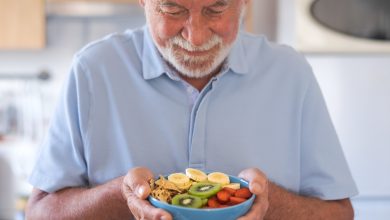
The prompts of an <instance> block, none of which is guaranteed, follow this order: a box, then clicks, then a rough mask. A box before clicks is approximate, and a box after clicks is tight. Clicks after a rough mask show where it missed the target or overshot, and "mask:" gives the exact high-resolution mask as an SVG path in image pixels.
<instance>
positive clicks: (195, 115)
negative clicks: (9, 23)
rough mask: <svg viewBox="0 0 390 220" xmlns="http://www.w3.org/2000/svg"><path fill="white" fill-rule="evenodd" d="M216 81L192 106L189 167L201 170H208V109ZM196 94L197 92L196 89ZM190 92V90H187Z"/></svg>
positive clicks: (197, 97) (211, 83)
mask: <svg viewBox="0 0 390 220" xmlns="http://www.w3.org/2000/svg"><path fill="white" fill-rule="evenodd" d="M214 81H215V80H214V79H213V80H211V82H210V83H209V84H208V85H207V86H206V87H205V88H204V89H203V90H202V92H201V93H198V94H197V95H196V97H195V96H194V98H195V99H194V100H195V102H194V103H193V105H192V111H191V120H190V132H189V138H188V140H189V144H188V146H189V151H188V152H189V155H188V158H189V162H188V166H189V167H192V168H196V169H200V170H205V168H206V149H205V146H206V143H205V142H206V130H207V129H206V126H207V109H208V108H209V100H210V93H211V90H212V87H213V83H214ZM194 90H195V91H196V92H197V90H196V89H194ZM187 91H189V90H187Z"/></svg>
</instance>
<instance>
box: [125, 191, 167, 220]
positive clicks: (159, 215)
mask: <svg viewBox="0 0 390 220" xmlns="http://www.w3.org/2000/svg"><path fill="white" fill-rule="evenodd" d="M127 205H128V206H129V209H130V211H131V213H133V215H134V217H135V218H136V219H156V220H157V219H158V220H160V219H164V220H171V219H172V216H171V215H170V214H169V213H168V212H167V211H164V210H163V209H158V208H155V207H153V206H152V205H151V204H150V203H149V202H148V201H147V200H143V199H140V198H138V197H137V196H135V195H131V196H129V197H128V199H127Z"/></svg>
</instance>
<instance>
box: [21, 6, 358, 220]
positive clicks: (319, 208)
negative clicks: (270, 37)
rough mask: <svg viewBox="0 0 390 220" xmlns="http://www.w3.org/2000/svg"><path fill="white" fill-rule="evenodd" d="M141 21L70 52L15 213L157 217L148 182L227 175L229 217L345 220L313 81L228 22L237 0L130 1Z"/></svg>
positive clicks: (343, 185)
mask: <svg viewBox="0 0 390 220" xmlns="http://www.w3.org/2000/svg"><path fill="white" fill-rule="evenodd" d="M140 3H141V5H142V6H143V7H144V9H145V13H146V18H147V26H146V27H144V28H142V29H137V30H132V31H127V32H125V33H123V34H114V35H110V36H108V37H106V38H104V39H102V40H100V41H97V42H94V43H92V44H90V45H88V46H86V47H85V48H84V49H83V50H81V51H80V52H79V53H78V54H77V55H76V56H75V59H74V63H73V66H72V70H71V73H70V75H69V78H68V81H67V83H66V86H65V90H64V92H63V96H62V98H61V100H60V103H59V106H58V108H57V110H56V113H55V115H54V118H53V121H52V124H51V127H50V130H49V133H48V136H47V138H46V141H45V142H44V146H43V150H42V152H41V156H40V158H39V160H38V162H37V165H36V167H35V170H34V172H33V173H32V175H31V178H30V181H31V183H32V184H33V185H34V187H35V188H34V190H33V192H32V195H31V198H30V200H29V204H28V210H27V217H28V219H94V220H96V219H130V218H132V217H135V218H136V219H171V218H172V216H171V215H170V214H169V213H168V212H166V211H164V210H161V209H156V208H154V207H153V206H151V205H150V204H149V203H148V202H147V200H146V197H147V196H148V194H149V193H150V188H149V185H148V182H147V181H148V180H149V179H150V178H152V177H153V176H156V175H158V174H169V173H173V172H180V171H184V169H185V168H187V167H193V168H197V169H201V170H208V171H221V172H225V173H229V174H232V175H237V174H239V176H240V177H242V178H244V179H246V180H248V181H249V183H250V190H251V191H252V192H253V193H254V194H256V195H257V197H256V201H255V203H254V204H253V206H252V208H251V209H250V211H249V212H248V213H247V214H246V215H245V216H243V217H241V218H240V219H242V220H244V219H300V220H301V219H352V218H353V209H352V206H351V203H350V201H349V197H351V196H353V195H355V194H356V192H357V190H356V186H355V184H354V182H353V180H352V177H351V174H350V172H349V170H348V167H347V164H346V162H345V159H344V156H343V153H342V151H341V148H340V145H339V142H338V140H337V136H336V134H335V131H334V129H333V126H332V124H331V121H330V119H329V115H328V113H327V110H326V106H325V104H324V101H323V98H322V96H321V93H320V90H319V88H318V85H317V83H316V81H315V78H314V76H313V74H312V72H311V69H310V67H309V66H308V65H307V63H306V62H305V60H304V59H303V58H302V57H301V56H300V55H298V54H297V53H295V52H294V51H293V50H292V49H290V48H288V47H286V46H278V45H274V44H271V43H269V42H268V41H267V40H266V39H265V38H264V37H257V36H252V35H248V34H246V33H242V32H240V31H239V28H240V20H241V18H242V17H243V14H244V8H245V6H246V4H247V3H248V0H140Z"/></svg>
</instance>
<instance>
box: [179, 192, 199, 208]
mask: <svg viewBox="0 0 390 220" xmlns="http://www.w3.org/2000/svg"><path fill="white" fill-rule="evenodd" d="M172 205H177V206H183V207H187V208H200V207H202V206H203V202H202V199H201V198H199V197H196V196H192V195H189V194H177V195H176V196H174V197H173V198H172Z"/></svg>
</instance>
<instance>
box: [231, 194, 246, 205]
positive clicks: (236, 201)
mask: <svg viewBox="0 0 390 220" xmlns="http://www.w3.org/2000/svg"><path fill="white" fill-rule="evenodd" d="M245 201H246V199H244V198H240V197H235V196H231V197H230V201H229V202H228V205H237V204H240V203H242V202H245Z"/></svg>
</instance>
